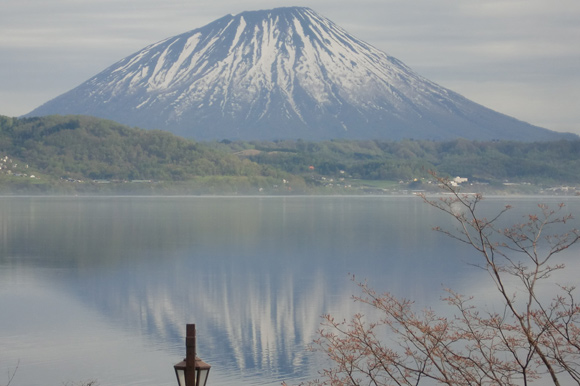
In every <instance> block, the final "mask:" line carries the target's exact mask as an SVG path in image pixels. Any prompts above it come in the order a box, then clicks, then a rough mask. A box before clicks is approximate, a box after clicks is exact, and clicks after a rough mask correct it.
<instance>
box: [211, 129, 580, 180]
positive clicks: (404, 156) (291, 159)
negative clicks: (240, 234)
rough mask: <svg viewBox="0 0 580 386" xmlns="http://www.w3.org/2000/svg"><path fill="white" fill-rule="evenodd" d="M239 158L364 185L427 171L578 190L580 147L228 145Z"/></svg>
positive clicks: (458, 142)
mask: <svg viewBox="0 0 580 386" xmlns="http://www.w3.org/2000/svg"><path fill="white" fill-rule="evenodd" d="M220 145H221V146H222V147H225V146H227V147H228V148H230V149H231V150H232V151H237V152H238V154H244V155H246V157H247V158H248V159H250V160H252V161H255V162H257V163H259V164H263V165H270V166H274V167H277V168H280V169H282V170H285V171H287V172H289V173H298V174H300V173H304V172H307V171H308V170H309V169H311V167H314V170H316V171H317V172H318V173H320V174H322V175H337V174H339V173H340V171H341V170H342V171H344V172H345V174H347V175H350V176H352V178H357V179H364V180H397V181H398V180H409V179H415V178H427V177H428V176H429V173H428V171H429V170H435V171H437V172H438V173H439V174H441V175H447V176H451V177H454V176H461V177H465V178H468V179H469V180H470V181H480V182H503V181H506V180H507V181H511V182H529V183H533V184H577V183H579V182H580V141H554V142H535V143H524V142H513V141H499V142H478V141H468V140H464V139H458V140H454V141H447V142H435V141H414V140H403V141H379V140H377V141H342V140H340V141H325V142H303V141H300V140H298V141H279V142H227V141H226V143H223V142H222V143H221V144H220Z"/></svg>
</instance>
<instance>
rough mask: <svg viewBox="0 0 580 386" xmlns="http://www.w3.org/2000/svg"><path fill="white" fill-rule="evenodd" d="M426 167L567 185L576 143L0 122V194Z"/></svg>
mask: <svg viewBox="0 0 580 386" xmlns="http://www.w3.org/2000/svg"><path fill="white" fill-rule="evenodd" d="M431 170H433V171H436V172H437V173H438V174H439V175H443V176H449V177H457V176H459V177H461V178H462V179H467V181H469V183H470V184H472V183H474V184H478V185H479V186H480V187H481V186H483V185H487V186H492V187H493V188H494V189H504V188H505V187H506V186H514V185H526V186H534V187H537V188H538V189H536V190H530V189H528V190H526V191H538V190H539V189H544V188H551V187H554V186H562V185H571V186H576V185H578V184H580V141H556V142H537V143H524V142H508V141H499V142H477V141H468V140H462V139H459V140H454V141H448V142H434V141H416V140H403V141H383V140H376V141H353V140H336V141H323V142H305V141H302V140H296V141H293V140H284V141H274V142H270V141H249V142H242V141H239V142H237V141H234V142H232V141H228V140H224V141H220V142H196V141H193V140H189V139H184V138H180V137H177V136H175V135H173V134H170V133H168V132H163V131H156V130H142V129H138V128H130V127H127V126H124V125H121V124H118V123H116V122H113V121H108V120H103V119H98V118H92V117H86V116H49V117H42V118H23V119H17V118H9V117H4V116H0V194H12V193H27V192H31V193H38V192H41V193H83V192H102V193H113V192H128V193H130V192H136V193H140V192H147V193H149V194H157V193H159V194H166V193H167V194H172V193H191V194H203V193H212V194H214V193H243V194H254V193H258V192H262V193H274V194H286V193H320V192H322V193H349V194H350V193H352V194H357V193H360V192H361V191H368V189H366V188H368V187H371V188H373V187H375V188H376V187H380V188H381V189H379V190H374V191H373V192H387V191H391V192H392V191H400V190H403V189H423V188H425V187H426V186H427V185H426V184H423V183H424V182H429V178H430V175H429V171H431ZM104 184H108V185H107V186H105V185H104ZM137 184H141V185H137ZM385 187H388V189H386V188H385ZM476 188H477V187H475V188H472V189H476ZM357 189H358V191H357ZM365 189H366V190H365ZM577 191H580V188H579V189H577Z"/></svg>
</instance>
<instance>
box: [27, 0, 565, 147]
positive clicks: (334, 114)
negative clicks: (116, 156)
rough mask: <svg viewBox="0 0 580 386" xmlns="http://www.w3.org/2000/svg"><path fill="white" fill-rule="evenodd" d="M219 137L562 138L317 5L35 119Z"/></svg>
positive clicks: (241, 19)
mask: <svg viewBox="0 0 580 386" xmlns="http://www.w3.org/2000/svg"><path fill="white" fill-rule="evenodd" d="M48 114H88V115H94V116H98V117H102V118H108V119H113V120H116V121H118V122H121V123H125V124H128V125H133V126H138V127H143V128H157V129H162V130H168V131H171V132H173V133H175V134H178V135H181V136H185V137H192V138H196V139H199V140H207V139H224V138H228V139H246V140H248V139H283V138H302V139H309V140H319V139H331V138H352V139H379V138H386V139H401V138H417V139H435V140H438V139H450V138H457V137H463V138H468V139H481V140H491V139H519V140H542V139H554V138H557V137H558V134H557V133H555V132H551V131H549V130H546V129H541V128H538V127H535V126H532V125H529V124H527V123H524V122H521V121H518V120H516V119H513V118H510V117H507V116H505V115H502V114H499V113H497V112H494V111H492V110H489V109H487V108H485V107H483V106H480V105H478V104H476V103H474V102H471V101H469V100H467V99H466V98H463V97H462V96H460V95H458V94H456V93H454V92H452V91H450V90H447V89H445V88H443V87H441V86H439V85H437V84H435V83H433V82H431V81H429V80H427V79H425V78H423V77H421V76H419V75H418V74H416V73H415V72H413V71H412V70H411V69H410V68H408V67H407V66H405V65H404V64H403V63H401V62H400V61H399V60H397V59H395V58H393V57H391V56H389V55H387V54H386V53H384V52H382V51H380V50H378V49H376V48H374V47H372V46H371V45H369V44H367V43H365V42H363V41H361V40H358V39H356V38H354V37H353V36H351V35H349V34H348V33H347V32H346V31H345V30H343V29H342V28H340V27H338V26H337V25H336V24H334V23H333V22H332V21H330V20H328V19H326V18H324V17H322V16H320V15H318V14H316V13H315V12H314V11H312V10H311V9H309V8H299V7H291V8H277V9H273V10H266V11H253V12H244V13H241V14H238V15H235V16H234V15H228V16H225V17H223V18H221V19H218V20H216V21H214V22H212V23H210V24H208V25H206V26H205V27H202V28H199V29H195V30H193V31H190V32H186V33H184V34H181V35H178V36H175V37H171V38H168V39H165V40H163V41H160V42H158V43H155V44H152V45H150V46H148V47H146V48H144V49H143V50H141V51H139V52H137V53H135V54H133V55H131V56H128V57H127V58H125V59H123V60H121V61H119V62H118V63H116V64H114V65H112V66H111V67H109V68H107V69H106V70H105V71H103V72H101V73H100V74H98V75H96V76H94V77H93V78H91V79H90V80H88V81H87V82H85V83H83V84H81V85H80V86H78V87H77V88H75V89H73V90H71V91H69V92H67V93H65V94H63V95H61V96H59V97H57V98H55V99H53V100H51V101H49V102H48V103H46V104H44V105H42V106H40V107H39V108H37V109H36V110H34V111H32V112H31V113H29V114H28V116H35V115H48Z"/></svg>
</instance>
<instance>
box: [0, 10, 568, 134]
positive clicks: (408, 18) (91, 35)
mask: <svg viewBox="0 0 580 386" xmlns="http://www.w3.org/2000/svg"><path fill="white" fill-rule="evenodd" d="M293 5H297V6H307V7H310V8H312V9H313V10H314V11H316V12H318V13H319V14H321V15H322V16H325V17H327V18H329V19H331V20H332V21H334V22H335V23H336V24H338V25H339V26H341V27H343V28H344V29H346V30H347V31H348V32H350V33H351V34H353V35H354V36H356V37H358V38H360V39H362V40H364V41H366V42H367V43H370V44H372V45H374V46H375V47H377V48H379V49H380V50H382V51H385V52H387V53H388V54H390V55H392V56H394V57H396V58H397V59H399V60H401V61H402V62H404V63H405V64H407V65H408V66H409V67H411V68H412V69H413V70H415V71H416V72H418V73H419V74H421V75H423V76H425V77H426V78H428V79H430V80H432V81H434V82H436V83H439V84H440V85H442V86H444V87H447V88H449V89H451V90H453V91H456V92H458V93H460V94H462V95H463V96H465V97H467V98H469V99H471V100H473V101H475V102H478V103H480V104H483V105H484V106H487V107H490V108H492V109H494V110H496V111H499V112H502V113H504V114H508V115H511V116H513V117H515V118H517V119H520V120H523V121H526V122H529V123H532V124H535V125H538V126H542V127H546V128H549V129H552V130H557V131H569V132H575V133H577V134H580V1H579V0H356V1H353V0H333V1H325V0H312V1H302V0H294V1H286V0H280V1H260V0H254V1H233V0H211V1H206V0H199V1H191V0H190V1H186V0H0V115H8V116H19V115H22V114H25V113H28V112H29V111H31V110H32V109H34V108H36V107H38V106H39V105H41V104H42V103H44V102H46V101H48V100H50V99H52V98H54V97H56V96H58V95H60V94H62V93H64V92H66V91H68V90H70V89H72V88H74V87H75V86H77V85H79V84H80V83H82V82H84V81H86V80H88V79H89V78H90V77H92V76H93V75H96V74H97V73H99V72H100V71H102V70H104V69H105V68H106V67H108V66H109V65H111V64H113V63H115V62H117V61H118V60H120V59H122V58H124V57H125V56H128V55H130V54H132V53H134V52H135V51H138V50H140V49H141V48H144V47H145V46H147V45H149V44H151V43H154V42H157V41H159V40H162V39H164V38H166V37H170V36H174V35H177V34H180V33H182V32H186V31H189V30H192V29H195V28H198V27H202V26H204V25H205V24H208V23H210V22H212V21H213V20H215V19H218V18H220V17H222V16H224V15H226V14H228V13H232V14H236V13H240V12H243V11H249V10H258V9H270V8H276V7H282V6H293Z"/></svg>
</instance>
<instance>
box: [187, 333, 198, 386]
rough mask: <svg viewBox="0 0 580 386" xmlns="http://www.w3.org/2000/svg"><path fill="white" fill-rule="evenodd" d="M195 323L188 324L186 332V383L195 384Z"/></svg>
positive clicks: (190, 385) (189, 385) (191, 385)
mask: <svg viewBox="0 0 580 386" xmlns="http://www.w3.org/2000/svg"><path fill="white" fill-rule="evenodd" d="M195 356H196V352H195V324H188V325H187V328H186V333H185V384H186V385H187V386H196V384H195Z"/></svg>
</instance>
